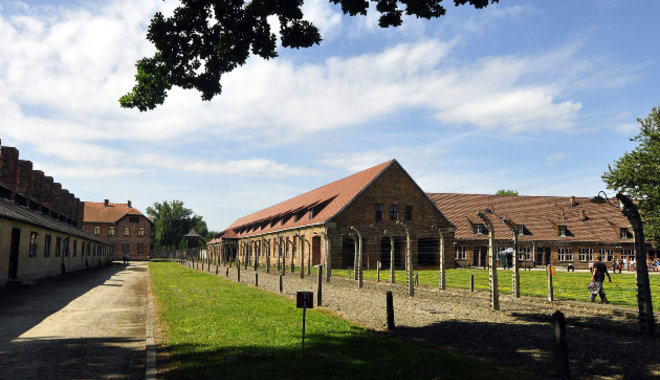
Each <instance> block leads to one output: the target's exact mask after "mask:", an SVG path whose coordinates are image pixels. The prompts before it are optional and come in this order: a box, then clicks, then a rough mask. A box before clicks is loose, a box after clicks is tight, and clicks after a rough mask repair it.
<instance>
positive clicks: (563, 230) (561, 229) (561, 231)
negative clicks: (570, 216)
mask: <svg viewBox="0 0 660 380" xmlns="http://www.w3.org/2000/svg"><path fill="white" fill-rule="evenodd" d="M567 231H568V229H566V226H559V236H568V233H567Z"/></svg>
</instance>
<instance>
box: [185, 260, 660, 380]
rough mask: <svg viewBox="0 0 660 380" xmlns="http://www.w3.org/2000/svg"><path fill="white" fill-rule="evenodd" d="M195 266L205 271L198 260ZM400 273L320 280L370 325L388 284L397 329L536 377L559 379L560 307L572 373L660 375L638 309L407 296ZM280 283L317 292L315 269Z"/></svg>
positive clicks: (265, 276)
mask: <svg viewBox="0 0 660 380" xmlns="http://www.w3.org/2000/svg"><path fill="white" fill-rule="evenodd" d="M196 266H197V269H200V270H201V268H202V267H201V266H199V264H196ZM209 269H210V271H211V273H215V272H216V266H215V265H211V267H210V268H208V267H204V270H205V271H208V270H209ZM275 269H276V268H273V270H272V271H271V273H266V272H265V270H263V268H262V269H260V270H259V271H258V272H257V273H258V280H259V287H260V288H262V289H264V290H267V291H271V292H275V293H279V273H276V271H275ZM226 270H227V267H223V266H220V267H218V268H217V272H218V275H219V276H221V277H225V276H226ZM229 278H230V279H231V280H233V281H236V279H237V271H236V266H235V265H234V266H233V267H232V268H230V269H229ZM402 280H403V281H404V283H397V284H389V283H387V282H380V283H376V282H365V285H364V287H363V288H362V289H358V287H357V282H356V281H353V280H350V279H346V278H339V277H337V276H333V277H332V280H331V282H330V283H326V282H325V281H324V282H323V293H322V294H323V300H322V301H323V302H322V308H324V309H326V310H328V311H330V312H332V313H335V314H338V315H340V316H342V317H344V318H346V319H348V320H350V321H352V322H355V323H357V324H359V325H362V326H364V327H366V328H369V329H373V330H379V331H384V330H386V327H387V325H386V310H385V302H386V301H385V297H386V296H385V294H386V292H387V291H390V290H391V291H392V293H393V295H394V316H395V324H396V329H395V331H394V332H393V334H395V335H396V336H399V337H402V338H405V339H410V340H413V341H419V342H424V343H428V344H431V345H434V346H437V347H440V348H443V349H447V350H451V351H454V352H456V353H460V354H464V355H469V356H473V357H475V358H481V359H485V360H489V361H492V362H495V363H498V365H500V366H502V367H505V368H514V369H516V370H517V371H521V372H523V373H525V374H529V375H530V377H538V378H556V376H554V370H553V358H552V352H553V339H552V326H551V319H552V318H551V316H552V314H553V313H554V312H555V311H557V310H559V311H561V312H562V313H563V314H564V316H565V318H566V325H567V326H566V335H567V340H568V351H569V361H570V363H569V366H570V372H571V376H572V377H573V378H584V379H587V378H589V379H591V378H595V379H600V378H612V379H646V378H660V342H659V341H658V339H655V340H650V339H648V338H646V337H645V336H644V335H643V334H641V333H640V328H639V324H638V322H637V310H636V309H632V308H623V307H620V306H612V305H603V304H592V303H587V302H578V301H553V302H549V301H546V300H544V299H540V298H531V297H522V298H520V299H514V298H512V297H511V296H509V295H504V296H500V310H499V311H492V310H491V309H490V306H489V304H490V303H489V294H488V292H474V293H471V292H469V291H468V290H459V289H449V290H444V291H439V290H438V289H437V288H436V289H434V288H431V287H425V286H417V287H416V288H415V297H409V296H408V295H407V286H406V285H405V279H402ZM241 283H244V284H247V285H249V286H254V283H255V271H254V270H253V269H252V268H249V269H247V270H246V269H241ZM283 285H284V286H283V288H284V294H285V295H286V296H288V297H290V298H293V297H295V294H296V292H297V291H312V292H314V293H315V297H316V286H317V285H316V275H311V276H305V279H301V278H300V273H290V272H289V271H288V270H287V273H286V275H285V276H284V278H283ZM585 298H586V295H585ZM314 302H316V299H315V301H314ZM656 321H657V316H656ZM656 325H657V324H656ZM656 330H660V329H659V328H658V327H656Z"/></svg>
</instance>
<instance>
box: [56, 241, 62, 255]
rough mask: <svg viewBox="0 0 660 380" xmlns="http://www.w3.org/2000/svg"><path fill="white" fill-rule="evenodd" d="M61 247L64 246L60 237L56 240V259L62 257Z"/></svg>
mask: <svg viewBox="0 0 660 380" xmlns="http://www.w3.org/2000/svg"><path fill="white" fill-rule="evenodd" d="M61 246H62V238H61V237H59V236H58V237H57V238H56V239H55V257H60V254H61V251H60V249H61Z"/></svg>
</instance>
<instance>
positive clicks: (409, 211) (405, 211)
mask: <svg viewBox="0 0 660 380" xmlns="http://www.w3.org/2000/svg"><path fill="white" fill-rule="evenodd" d="M412 212H413V209H412V206H406V207H405V208H404V209H403V214H404V215H403V217H404V218H405V219H406V220H412V215H413V214H412Z"/></svg>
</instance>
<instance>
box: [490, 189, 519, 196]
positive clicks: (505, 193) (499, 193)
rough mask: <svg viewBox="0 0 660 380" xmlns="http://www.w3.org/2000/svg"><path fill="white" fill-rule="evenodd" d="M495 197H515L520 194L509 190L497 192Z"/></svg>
mask: <svg viewBox="0 0 660 380" xmlns="http://www.w3.org/2000/svg"><path fill="white" fill-rule="evenodd" d="M495 195H513V196H518V192H517V191H516V190H508V189H500V190H497V192H496V193H495Z"/></svg>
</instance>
